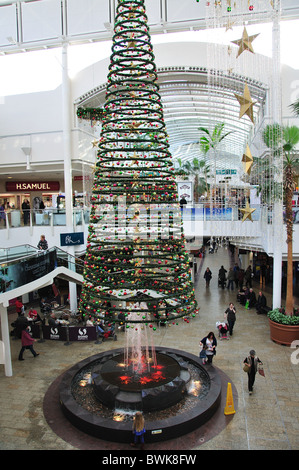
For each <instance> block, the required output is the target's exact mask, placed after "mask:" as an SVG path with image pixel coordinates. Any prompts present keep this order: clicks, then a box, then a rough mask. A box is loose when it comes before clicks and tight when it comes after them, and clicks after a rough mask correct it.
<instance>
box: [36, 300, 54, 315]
mask: <svg viewBox="0 0 299 470" xmlns="http://www.w3.org/2000/svg"><path fill="white" fill-rule="evenodd" d="M39 306H40V311H41V312H42V313H44V314H46V313H49V312H51V305H49V304H47V303H46V299H45V298H44V297H42V298H41V300H40V303H39Z"/></svg>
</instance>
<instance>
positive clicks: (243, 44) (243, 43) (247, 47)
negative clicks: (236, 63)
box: [231, 27, 259, 58]
mask: <svg viewBox="0 0 299 470" xmlns="http://www.w3.org/2000/svg"><path fill="white" fill-rule="evenodd" d="M258 35H259V34H253V36H248V33H247V29H246V28H245V27H244V29H243V34H242V37H241V39H237V40H236V41H231V42H232V43H233V44H236V45H237V46H239V50H238V54H237V58H238V57H239V56H240V55H241V54H242V52H244V51H249V52H252V53H253V54H254V50H253V47H252V44H251V43H252V42H253V41H254V40H255V38H256V37H257V36H258Z"/></svg>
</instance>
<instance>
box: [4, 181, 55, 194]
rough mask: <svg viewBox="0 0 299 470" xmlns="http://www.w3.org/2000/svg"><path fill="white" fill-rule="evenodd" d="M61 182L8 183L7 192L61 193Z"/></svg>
mask: <svg viewBox="0 0 299 470" xmlns="http://www.w3.org/2000/svg"><path fill="white" fill-rule="evenodd" d="M59 188H60V186H59V181H40V182H38V181H31V182H30V181H23V182H22V181H20V182H14V181H7V182H6V191H8V192H10V193H13V192H18V191H21V192H24V191H26V192H30V191H56V192H57V191H59Z"/></svg>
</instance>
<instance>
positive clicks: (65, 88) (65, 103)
mask: <svg viewBox="0 0 299 470" xmlns="http://www.w3.org/2000/svg"><path fill="white" fill-rule="evenodd" d="M70 88H71V87H70V78H69V73H68V45H67V43H64V44H63V46H62V126H63V152H64V192H65V211H66V226H67V228H68V230H72V226H73V186H72V136H71V106H72V104H71V89H70Z"/></svg>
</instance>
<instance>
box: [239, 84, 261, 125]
mask: <svg viewBox="0 0 299 470" xmlns="http://www.w3.org/2000/svg"><path fill="white" fill-rule="evenodd" d="M234 95H235V97H236V98H237V100H238V101H239V104H240V114H239V119H241V117H243V116H244V114H246V115H247V116H248V117H249V119H250V120H251V121H252V122H253V124H254V119H253V105H254V104H255V103H256V102H253V101H252V99H251V96H250V91H249V88H248V85H247V83H245V87H244V92H243V95H237V94H236V93H235V94H234Z"/></svg>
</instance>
